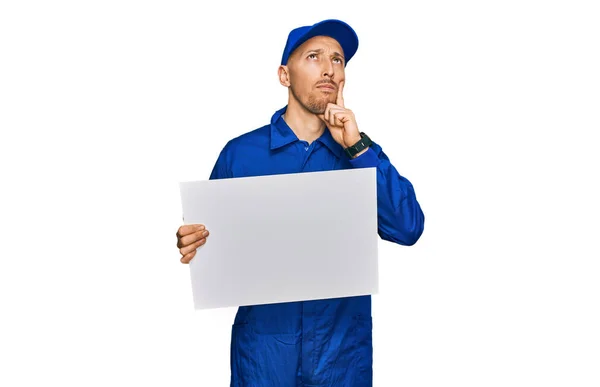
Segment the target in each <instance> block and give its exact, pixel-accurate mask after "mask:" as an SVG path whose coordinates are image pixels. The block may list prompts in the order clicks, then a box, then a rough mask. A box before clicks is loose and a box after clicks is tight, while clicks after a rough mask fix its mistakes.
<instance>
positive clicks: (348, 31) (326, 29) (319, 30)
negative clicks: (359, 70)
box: [290, 19, 358, 65]
mask: <svg viewBox="0 0 600 387" xmlns="http://www.w3.org/2000/svg"><path fill="white" fill-rule="evenodd" d="M315 36H329V37H331V38H333V39H335V40H337V41H338V43H339V44H340V46H341V47H342V50H344V65H345V64H346V63H348V61H349V60H350V58H352V57H353V56H354V54H355V53H356V50H358V36H357V35H356V32H354V30H353V29H352V27H350V26H349V25H348V24H347V23H344V22H343V21H341V20H336V19H328V20H323V21H321V22H319V23H316V24H315V25H313V26H312V27H311V28H310V29H309V30H308V31H306V33H304V34H303V35H302V36H301V37H300V38H299V39H298V40H297V41H296V43H295V44H294V46H293V47H292V48H291V50H290V54H291V53H292V52H294V50H296V49H297V48H298V47H300V46H301V45H302V44H303V43H304V42H306V41H307V40H308V39H310V38H313V37H315Z"/></svg>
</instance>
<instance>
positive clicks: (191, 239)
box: [176, 224, 208, 263]
mask: <svg viewBox="0 0 600 387" xmlns="http://www.w3.org/2000/svg"><path fill="white" fill-rule="evenodd" d="M176 235H177V247H178V248H179V252H180V253H181V259H180V261H181V263H190V261H191V260H192V258H194V256H195V255H196V249H197V248H198V247H200V246H202V245H203V244H205V243H206V237H207V236H208V230H207V229H206V227H204V225H203V224H186V225H185V226H181V227H179V229H178V230H177V234H176Z"/></svg>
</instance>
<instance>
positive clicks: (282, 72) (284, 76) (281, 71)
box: [277, 65, 291, 87]
mask: <svg viewBox="0 0 600 387" xmlns="http://www.w3.org/2000/svg"><path fill="white" fill-rule="evenodd" d="M277 75H279V83H281V85H282V86H285V87H290V85H291V83H290V70H289V69H288V67H287V66H285V65H281V66H279V68H278V69H277Z"/></svg>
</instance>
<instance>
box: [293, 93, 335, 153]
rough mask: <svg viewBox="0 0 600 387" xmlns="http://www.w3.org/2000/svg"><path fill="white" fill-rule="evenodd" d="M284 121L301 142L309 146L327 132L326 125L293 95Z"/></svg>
mask: <svg viewBox="0 0 600 387" xmlns="http://www.w3.org/2000/svg"><path fill="white" fill-rule="evenodd" d="M283 119H284V120H285V123H286V124H288V126H289V127H290V129H292V131H293V132H294V134H295V135H296V137H298V139H299V140H303V141H306V142H308V143H309V144H310V143H312V142H313V141H314V140H316V139H317V138H319V137H321V135H322V134H323V132H324V131H325V123H324V122H323V121H321V119H320V118H319V117H317V115H316V114H314V113H312V112H310V111H309V110H307V109H306V108H305V107H304V106H302V105H301V104H300V103H299V102H298V101H297V100H296V98H294V97H293V96H291V95H290V97H289V99H288V106H287V109H286V110H285V113H284V114H283Z"/></svg>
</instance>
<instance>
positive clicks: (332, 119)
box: [329, 109, 336, 126]
mask: <svg viewBox="0 0 600 387" xmlns="http://www.w3.org/2000/svg"><path fill="white" fill-rule="evenodd" d="M329 123H330V124H331V126H336V125H335V110H333V109H329Z"/></svg>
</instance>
